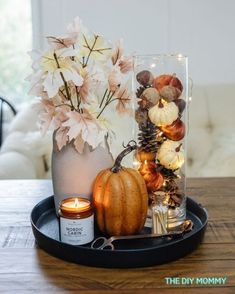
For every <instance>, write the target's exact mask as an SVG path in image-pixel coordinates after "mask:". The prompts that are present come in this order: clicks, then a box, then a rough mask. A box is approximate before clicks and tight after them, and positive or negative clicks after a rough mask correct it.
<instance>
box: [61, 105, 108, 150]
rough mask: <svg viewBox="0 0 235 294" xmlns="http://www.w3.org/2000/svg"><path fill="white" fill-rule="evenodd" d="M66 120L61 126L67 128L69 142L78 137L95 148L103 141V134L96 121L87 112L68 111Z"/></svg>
mask: <svg viewBox="0 0 235 294" xmlns="http://www.w3.org/2000/svg"><path fill="white" fill-rule="evenodd" d="M67 116H68V120H67V121H66V122H64V123H63V124H62V125H63V126H64V127H68V128H69V131H68V136H69V140H70V141H71V140H72V139H76V138H77V137H78V136H79V135H81V138H82V140H83V141H85V142H87V143H88V144H89V145H90V146H91V147H92V148H96V147H97V146H98V145H99V144H100V143H101V142H102V140H103V133H102V132H101V129H100V127H99V125H98V123H97V121H96V120H95V119H94V118H93V117H92V116H91V115H90V113H89V112H88V111H87V110H85V109H84V110H83V112H82V113H79V112H77V111H70V112H68V113H67Z"/></svg>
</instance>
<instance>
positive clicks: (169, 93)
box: [159, 86, 181, 102]
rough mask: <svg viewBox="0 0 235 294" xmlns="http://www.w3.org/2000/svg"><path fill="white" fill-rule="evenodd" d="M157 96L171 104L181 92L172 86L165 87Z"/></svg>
mask: <svg viewBox="0 0 235 294" xmlns="http://www.w3.org/2000/svg"><path fill="white" fill-rule="evenodd" d="M159 94H160V96H161V98H163V99H164V100H166V101H167V102H172V101H174V100H176V99H177V98H178V97H179V96H180V95H181V91H180V90H179V89H178V88H176V87H173V86H165V87H163V88H162V89H161V90H160V92H159Z"/></svg>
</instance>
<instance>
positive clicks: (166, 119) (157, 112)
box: [148, 99, 179, 126]
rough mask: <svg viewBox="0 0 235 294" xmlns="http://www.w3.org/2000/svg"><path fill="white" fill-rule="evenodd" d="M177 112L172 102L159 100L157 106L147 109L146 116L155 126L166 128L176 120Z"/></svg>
mask: <svg viewBox="0 0 235 294" xmlns="http://www.w3.org/2000/svg"><path fill="white" fill-rule="evenodd" d="M178 114H179V110H178V107H177V106H176V105H175V103H174V102H170V103H168V102H166V101H164V100H163V99H161V100H160V101H159V102H158V104H157V105H155V106H153V107H152V108H150V109H149V112H148V116H149V119H150V120H151V122H152V123H153V124H155V125H156V126H167V125H170V124H172V123H173V121H175V120H176V119H177V118H178Z"/></svg>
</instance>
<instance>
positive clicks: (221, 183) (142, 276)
mask: <svg viewBox="0 0 235 294" xmlns="http://www.w3.org/2000/svg"><path fill="white" fill-rule="evenodd" d="M51 194H52V187H51V182H50V181H46V180H29V181H25V180H24V181H21V180H17V181H15V180H14V181H0V248H1V249H0V293H28V292H31V291H32V292H35V293H53V292H56V293H65V292H66V293H67V292H70V293H72V292H73V293H75V292H79V293H86V294H90V293H96V294H97V293H104V294H109V293H124V294H125V293H136V294H138V293H149V294H150V293H171V294H172V293H208V294H210V293H235V178H212V179H190V180H189V181H188V195H190V196H193V198H195V199H196V200H197V201H198V202H200V203H202V205H203V206H205V207H206V208H207V209H208V211H209V216H210V221H209V225H208V228H207V231H206V236H205V239H204V242H203V244H202V245H201V246H200V247H199V248H198V249H197V250H196V251H194V252H193V253H192V254H190V255H188V256H187V257H185V258H182V259H180V260H178V261H175V262H171V263H168V264H164V265H160V266H154V267H149V268H137V269H122V270H120V269H102V268H90V267H86V266H81V265H77V264H72V263H68V262H64V261H62V260H59V259H57V258H55V257H52V256H50V255H48V254H47V253H45V252H44V251H43V250H41V249H39V248H38V247H37V246H36V245H35V242H34V237H33V234H32V231H31V227H30V222H29V215H30V211H31V209H32V208H33V206H34V205H35V204H36V203H37V202H38V201H39V200H41V199H43V198H45V197H47V196H49V195H51ZM165 277H227V282H226V284H225V286H219V285H217V286H210V287H205V286H201V285H192V286H187V285H167V284H166V280H165ZM182 287H185V289H183V290H182ZM190 287H191V288H190ZM198 287H201V289H200V290H199V289H198ZM159 288H161V289H159ZM186 288H187V289H186ZM157 289H158V290H157ZM160 290H161V291H160ZM199 291H200V292H199Z"/></svg>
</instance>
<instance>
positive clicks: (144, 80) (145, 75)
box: [136, 70, 154, 87]
mask: <svg viewBox="0 0 235 294" xmlns="http://www.w3.org/2000/svg"><path fill="white" fill-rule="evenodd" d="M136 79H137V81H138V82H139V83H140V84H141V85H142V86H144V87H147V86H151V85H152V83H153V79H154V76H153V74H152V73H151V72H150V71H149V70H142V71H140V72H139V73H138V74H137V75H136Z"/></svg>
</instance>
